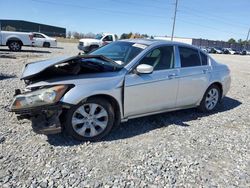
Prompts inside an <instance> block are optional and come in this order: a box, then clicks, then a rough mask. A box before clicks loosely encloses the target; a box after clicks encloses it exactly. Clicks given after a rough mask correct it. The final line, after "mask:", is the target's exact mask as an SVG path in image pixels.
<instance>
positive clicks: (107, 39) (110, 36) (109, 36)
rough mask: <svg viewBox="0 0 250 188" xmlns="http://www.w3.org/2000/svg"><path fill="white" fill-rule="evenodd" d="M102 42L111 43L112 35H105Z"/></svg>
mask: <svg viewBox="0 0 250 188" xmlns="http://www.w3.org/2000/svg"><path fill="white" fill-rule="evenodd" d="M103 41H108V42H110V41H113V36H112V35H107V36H106V37H104V39H103Z"/></svg>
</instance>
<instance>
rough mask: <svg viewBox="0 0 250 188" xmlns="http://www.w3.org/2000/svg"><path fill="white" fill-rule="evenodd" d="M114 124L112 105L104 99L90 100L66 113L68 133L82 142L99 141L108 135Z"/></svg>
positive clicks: (65, 124)
mask: <svg viewBox="0 0 250 188" xmlns="http://www.w3.org/2000/svg"><path fill="white" fill-rule="evenodd" d="M113 124H114V110H113V108H112V105H111V104H110V103H109V102H108V101H106V100H104V99H102V98H90V99H88V100H87V101H86V102H84V103H80V104H78V105H76V106H74V107H72V108H71V109H70V110H69V111H68V112H67V113H66V121H65V123H64V126H65V130H66V133H67V134H69V135H70V136H72V137H73V138H75V139H76V140H80V141H97V140H100V139H101V138H103V137H104V136H105V135H107V134H108V133H109V132H110V131H111V129H112V127H113Z"/></svg>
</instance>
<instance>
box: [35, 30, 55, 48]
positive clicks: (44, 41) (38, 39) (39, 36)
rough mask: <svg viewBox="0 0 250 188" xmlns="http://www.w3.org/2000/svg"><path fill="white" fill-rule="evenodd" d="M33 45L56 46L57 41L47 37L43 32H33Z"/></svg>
mask: <svg viewBox="0 0 250 188" xmlns="http://www.w3.org/2000/svg"><path fill="white" fill-rule="evenodd" d="M33 40H34V43H33V46H36V47H47V48H49V47H56V46H57V41H56V39H55V38H52V37H49V36H47V35H45V34H43V33H33Z"/></svg>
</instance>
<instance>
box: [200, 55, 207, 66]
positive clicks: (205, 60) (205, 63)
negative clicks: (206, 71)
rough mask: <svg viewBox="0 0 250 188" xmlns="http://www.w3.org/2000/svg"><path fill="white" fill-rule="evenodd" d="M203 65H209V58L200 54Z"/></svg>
mask: <svg viewBox="0 0 250 188" xmlns="http://www.w3.org/2000/svg"><path fill="white" fill-rule="evenodd" d="M200 55H201V63H202V65H207V64H208V63H207V56H206V55H205V54H204V53H200Z"/></svg>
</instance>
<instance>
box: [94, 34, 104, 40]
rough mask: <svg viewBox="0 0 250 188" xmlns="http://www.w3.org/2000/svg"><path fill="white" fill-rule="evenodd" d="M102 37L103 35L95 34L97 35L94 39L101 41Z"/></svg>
mask: <svg viewBox="0 0 250 188" xmlns="http://www.w3.org/2000/svg"><path fill="white" fill-rule="evenodd" d="M102 37H103V35H101V34H97V35H96V36H95V39H97V40H101V39H102Z"/></svg>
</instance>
